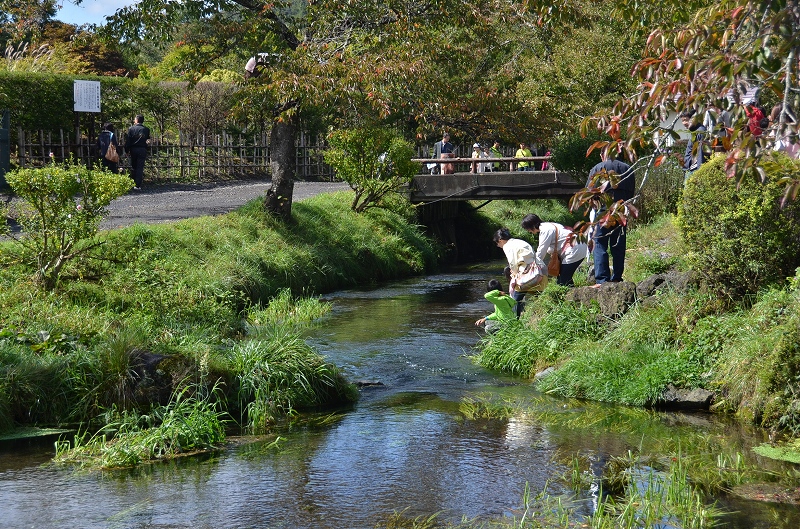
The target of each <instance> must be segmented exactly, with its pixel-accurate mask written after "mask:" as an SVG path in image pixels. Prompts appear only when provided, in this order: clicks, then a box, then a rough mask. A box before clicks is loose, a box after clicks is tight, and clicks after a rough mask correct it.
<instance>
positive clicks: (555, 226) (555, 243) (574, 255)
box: [522, 213, 589, 287]
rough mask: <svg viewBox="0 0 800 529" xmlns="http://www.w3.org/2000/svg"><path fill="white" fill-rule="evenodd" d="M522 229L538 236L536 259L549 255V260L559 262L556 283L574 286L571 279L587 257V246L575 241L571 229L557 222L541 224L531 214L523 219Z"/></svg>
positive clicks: (540, 220) (542, 258)
mask: <svg viewBox="0 0 800 529" xmlns="http://www.w3.org/2000/svg"><path fill="white" fill-rule="evenodd" d="M522 228H523V229H524V230H525V231H527V232H529V233H532V234H534V235H535V234H537V233H538V234H539V246H538V247H537V248H536V257H538V258H539V259H541V260H542V261H544V260H545V257H546V256H547V254H550V259H556V258H557V259H559V260H560V261H561V267H560V269H559V271H558V279H557V280H556V281H557V283H558V284H559V285H564V286H568V287H573V286H575V283H574V282H573V280H572V278H573V276H574V275H575V271H576V270H577V269H578V267H579V266H580V265H581V263H582V262H583V260H584V259H586V256H587V255H589V247H588V245H587V244H586V243H585V242H578V241H577V240H575V236H574V235H573V233H572V229H571V228H568V227H566V226H564V225H562V224H559V223H557V222H542V219H540V218H539V216H538V215H535V214H533V213H529V214H527V215H525V217H523V219H522Z"/></svg>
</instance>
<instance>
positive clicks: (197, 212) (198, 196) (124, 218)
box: [100, 182, 350, 230]
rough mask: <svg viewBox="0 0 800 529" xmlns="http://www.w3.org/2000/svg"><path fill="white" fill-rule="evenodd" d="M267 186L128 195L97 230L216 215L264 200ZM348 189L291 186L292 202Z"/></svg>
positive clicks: (193, 187) (227, 185)
mask: <svg viewBox="0 0 800 529" xmlns="http://www.w3.org/2000/svg"><path fill="white" fill-rule="evenodd" d="M269 186H270V184H269V182H233V183H224V184H212V185H175V186H168V187H153V188H150V189H148V188H144V189H143V190H142V191H131V192H130V193H128V194H127V195H124V196H121V197H119V198H118V199H116V200H115V201H114V202H112V203H111V204H110V205H109V207H108V215H106V217H105V219H103V222H102V223H100V229H106V230H107V229H113V228H122V227H124V226H130V225H131V224H135V223H137V222H138V223H143V224H156V223H159V222H169V221H175V220H180V219H188V218H191V217H202V216H205V215H220V214H222V213H228V212H229V211H233V210H234V209H236V208H238V207H240V206H243V205H244V204H246V203H247V202H249V201H251V200H253V199H254V198H258V197H260V196H264V194H265V193H266V192H267V189H269ZM346 189H350V187H349V186H348V185H347V183H346V182H295V183H294V194H293V198H292V200H293V201H294V202H298V201H300V200H303V199H306V198H309V197H313V196H315V195H319V194H322V193H332V192H334V191H343V190H346Z"/></svg>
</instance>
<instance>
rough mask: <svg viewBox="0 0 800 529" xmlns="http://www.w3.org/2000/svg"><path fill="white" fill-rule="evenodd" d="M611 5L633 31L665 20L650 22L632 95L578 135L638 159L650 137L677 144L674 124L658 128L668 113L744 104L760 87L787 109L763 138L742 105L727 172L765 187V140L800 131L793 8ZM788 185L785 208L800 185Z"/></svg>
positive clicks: (751, 1) (747, 2)
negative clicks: (592, 131)
mask: <svg viewBox="0 0 800 529" xmlns="http://www.w3.org/2000/svg"><path fill="white" fill-rule="evenodd" d="M617 5H618V8H617V13H618V14H619V15H620V16H622V17H623V18H624V19H626V20H628V21H631V22H633V23H634V25H638V21H639V20H640V19H641V17H643V16H645V15H644V14H645V13H646V12H647V11H648V8H652V9H654V12H655V13H656V14H662V15H663V14H668V15H669V16H664V17H662V18H657V17H656V18H649V19H647V18H646V19H647V20H651V21H653V22H654V23H656V27H654V28H653V29H652V31H650V33H649V35H648V37H647V41H646V46H645V50H644V55H643V58H642V59H641V60H640V61H639V62H638V63H637V64H636V66H635V67H634V69H633V72H634V74H635V75H637V77H638V81H639V84H638V87H637V89H636V90H635V91H634V93H632V94H631V95H629V96H628V97H626V98H624V99H621V100H620V101H619V102H618V103H617V104H616V105H615V106H614V108H613V110H612V111H611V112H610V113H607V114H604V115H600V116H595V117H594V118H593V119H589V120H587V121H586V122H585V123H584V130H587V129H588V128H589V127H592V126H594V127H597V128H598V129H600V130H602V131H604V132H605V133H607V134H608V136H609V138H610V139H609V141H608V142H607V143H605V144H604V145H603V148H605V149H614V148H616V147H617V146H620V145H621V146H623V147H624V148H625V149H627V151H628V153H629V154H630V155H631V156H632V157H635V156H636V152H635V151H636V149H635V148H634V147H635V146H638V147H640V148H641V147H647V146H649V145H651V141H652V139H653V137H654V133H656V132H660V133H661V135H662V137H663V136H664V135H673V136H674V135H675V134H674V131H673V130H672V128H673V126H674V124H662V122H663V121H664V119H665V118H666V116H667V114H668V112H670V111H672V112H678V113H680V112H682V111H683V110H686V109H694V110H696V111H698V112H705V111H706V110H708V109H712V108H715V107H716V108H721V107H722V108H724V106H726V105H727V100H729V99H732V100H733V101H734V102H736V103H741V100H742V96H743V93H744V92H745V90H746V89H747V88H750V87H753V88H757V89H758V90H759V91H760V93H761V94H762V97H763V98H764V99H765V100H772V101H774V102H777V103H780V104H782V105H783V110H782V111H781V113H780V115H779V118H778V119H777V120H775V121H774V122H772V123H771V124H770V125H769V127H768V128H767V130H766V131H765V133H764V134H762V135H756V134H754V133H753V132H751V130H750V129H749V127H748V123H747V116H746V114H745V109H744V108H743V106H742V105H741V104H737V105H735V106H734V109H733V122H732V126H731V129H730V130H729V134H730V136H729V138H730V139H729V140H728V142H727V144H726V147H728V153H727V159H726V170H727V172H728V174H729V176H731V177H734V176H735V177H736V179H737V181H741V179H742V178H745V177H747V176H748V175H753V176H756V177H757V178H759V179H760V180H762V181H763V180H764V179H765V177H766V176H765V172H764V169H763V167H762V166H761V160H762V158H763V157H764V155H765V154H767V153H769V152H770V150H771V149H770V141H769V137H770V136H775V137H779V138H780V137H784V136H790V135H796V134H797V129H798V120H797V119H796V115H795V112H796V111H798V110H800V78H799V77H798V68H799V67H800V63H798V59H800V54H799V53H798V52H800V9H798V6H797V2H795V1H791V0H790V1H777V2H776V1H771V0H721V1H719V2H713V3H709V2H698V1H694V2H688V3H687V2H678V1H675V0H666V1H664V2H662V1H659V2H649V1H646V2H641V1H639V0H620V1H619V2H618V4H617ZM656 6H658V7H657V8H656ZM634 21H635V22H634ZM648 151H652V148H648ZM661 160H663V157H662V156H656V157H654V158H653V161H652V163H660V161H661ZM784 183H785V184H786V189H785V194H784V200H786V199H787V198H792V199H794V198H796V197H797V194H798V191H799V190H800V181H798V179H796V178H793V177H788V178H786V179H785V180H784Z"/></svg>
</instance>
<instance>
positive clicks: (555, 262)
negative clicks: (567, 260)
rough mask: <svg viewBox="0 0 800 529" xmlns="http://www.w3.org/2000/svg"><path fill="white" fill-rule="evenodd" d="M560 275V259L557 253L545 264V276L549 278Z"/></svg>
mask: <svg viewBox="0 0 800 529" xmlns="http://www.w3.org/2000/svg"><path fill="white" fill-rule="evenodd" d="M560 273H561V257H559V255H558V253H557V252H553V254H552V255H551V256H550V260H549V261H548V262H547V275H548V276H550V277H558V274H560Z"/></svg>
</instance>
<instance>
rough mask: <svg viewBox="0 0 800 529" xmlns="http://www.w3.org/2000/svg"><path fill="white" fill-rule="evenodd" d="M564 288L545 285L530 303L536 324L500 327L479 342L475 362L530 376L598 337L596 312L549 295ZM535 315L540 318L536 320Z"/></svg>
mask: <svg viewBox="0 0 800 529" xmlns="http://www.w3.org/2000/svg"><path fill="white" fill-rule="evenodd" d="M564 290H566V289H565V288H564V287H558V286H556V285H552V286H551V285H548V288H547V289H546V290H545V294H543V295H542V296H541V297H540V298H538V299H536V300H535V301H533V302H531V303H530V305H534V307H532V309H530V310H528V309H526V310H527V312H526V315H527V314H530V311H531V310H532V311H533V312H534V313H535V315H534V319H536V324H535V325H524V324H523V323H521V322H519V321H517V322H514V323H513V324H509V325H505V326H503V327H502V328H501V329H500V330H499V331H498V332H497V333H495V334H492V335H489V336H486V337H485V338H483V339H482V340H481V343H480V354H479V355H478V356H477V358H476V361H477V362H478V363H479V364H481V365H483V366H484V367H488V368H490V369H499V370H502V371H506V372H508V373H513V374H516V375H521V376H524V377H532V376H533V375H535V374H536V372H537V371H539V370H541V369H544V368H545V367H548V366H552V365H554V364H556V363H558V362H559V360H560V359H561V358H562V356H563V355H564V354H568V352H569V351H570V350H571V348H572V347H575V346H576V343H575V342H576V337H579V338H578V340H579V341H580V343H585V342H584V340H586V341H588V340H591V339H592V337H595V336H597V334H598V332H599V330H600V329H599V326H598V325H597V323H596V312H595V311H594V310H593V309H587V308H584V307H581V306H579V305H575V304H572V303H566V302H564V301H563V297H562V295H558V294H556V295H555V296H552V297H551V296H550V294H549V293H551V292H558V293H562V292H563V291H564ZM536 315H541V317H539V318H537V317H536Z"/></svg>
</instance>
